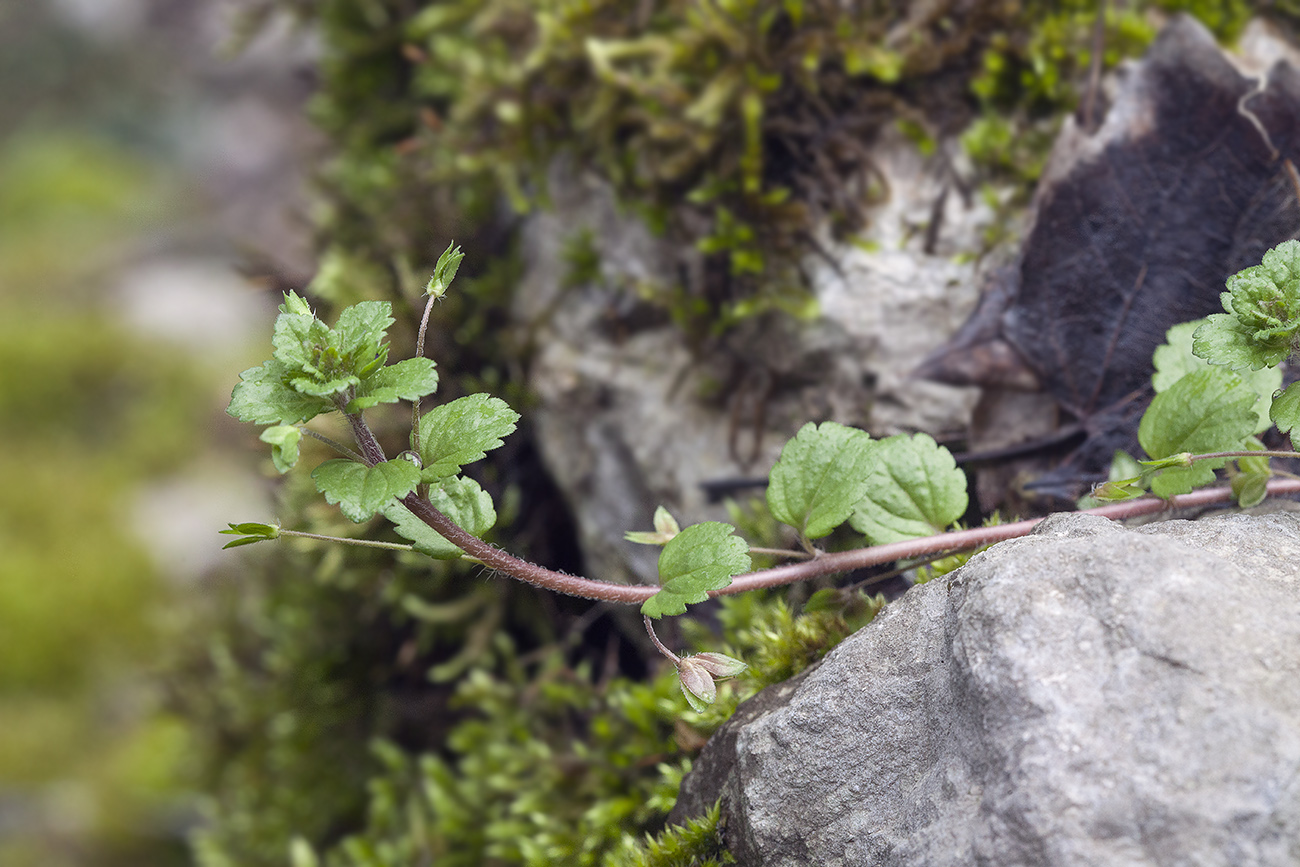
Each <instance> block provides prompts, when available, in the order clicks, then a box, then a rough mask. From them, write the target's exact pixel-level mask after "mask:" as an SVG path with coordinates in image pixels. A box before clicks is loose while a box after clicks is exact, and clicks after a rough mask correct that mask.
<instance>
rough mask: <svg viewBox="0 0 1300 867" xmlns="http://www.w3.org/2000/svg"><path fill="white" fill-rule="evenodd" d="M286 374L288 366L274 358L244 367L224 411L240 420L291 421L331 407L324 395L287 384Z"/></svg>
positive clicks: (332, 406)
mask: <svg viewBox="0 0 1300 867" xmlns="http://www.w3.org/2000/svg"><path fill="white" fill-rule="evenodd" d="M288 375H289V371H288V369H287V368H286V367H285V366H284V365H283V364H282V363H281V362H279V361H276V360H274V359H272V360H270V361H267V362H266V363H265V364H263V365H262V366H261V367H254V368H251V369H249V370H245V371H244V372H243V373H241V374H239V380H240V381H239V383H238V384H237V385H236V386H235V390H234V391H233V392H232V393H231V395H230V405H229V406H228V407H226V412H227V413H228V414H230V415H232V416H234V417H235V418H237V419H239V420H240V421H249V422H255V423H257V424H283V425H291V424H299V423H301V422H305V421H309V420H310V419H313V418H315V417H316V416H318V415H320V414H321V413H323V412H330V411H332V410H333V409H334V404H333V403H331V402H330V401H329V400H328V399H325V398H320V397H315V396H313V395H308V394H303V393H301V392H299V391H297V390H296V389H294V388H291V387H290V386H289V385H288V384H287V381H286V380H287V378H288Z"/></svg>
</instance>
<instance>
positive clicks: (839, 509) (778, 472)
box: [767, 421, 875, 539]
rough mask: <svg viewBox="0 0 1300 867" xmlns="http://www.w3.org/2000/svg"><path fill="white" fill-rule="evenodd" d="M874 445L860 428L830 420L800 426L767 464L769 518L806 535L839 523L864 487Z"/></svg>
mask: <svg viewBox="0 0 1300 867" xmlns="http://www.w3.org/2000/svg"><path fill="white" fill-rule="evenodd" d="M874 445H875V442H874V441H873V440H872V439H871V435H870V434H868V433H867V432H866V431H861V430H858V429H857V428H851V427H846V426H845V425H842V424H837V423H836V422H833V421H828V422H822V423H821V424H820V425H816V424H813V423H812V422H809V423H808V424H806V425H804V426H803V427H802V428H800V429H799V432H798V433H796V434H795V435H794V437H793V438H792V439H791V440H790V441H789V442H787V443H786V444H785V448H783V449H782V450H781V458H780V459H779V460H778V461H777V462H776V465H775V466H773V467H772V472H771V475H770V476H769V479H768V486H767V505H768V508H770V509H771V510H772V515H773V517H775V518H776V519H777V520H778V521H781V522H782V523H784V524H789V525H790V526H791V527H794V528H795V529H796V530H798V531H799V532H800V533H801V534H803V536H804V537H805V538H808V539H820V538H821V537H822V536H825V535H827V534H828V533H830V532H831V531H832V530H834V529H835V528H836V527H838V526H839V525H840V524H843V523H844V522H845V521H847V520H848V519H849V515H851V514H852V513H853V507H854V506H856V505H857V504H858V501H860V500H861V499H862V497H863V496H864V495H865V494H866V492H867V485H868V478H869V475H870V462H871V461H872V454H873V452H872V447H873V446H874Z"/></svg>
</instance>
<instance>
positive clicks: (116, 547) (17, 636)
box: [0, 0, 305, 867]
mask: <svg viewBox="0 0 1300 867" xmlns="http://www.w3.org/2000/svg"><path fill="white" fill-rule="evenodd" d="M231 6H232V4H230V3H225V2H223V3H206V2H189V0H183V2H157V0H140V2H132V0H82V2H74V0H57V2H56V0H0V431H2V432H3V434H2V436H0V443H2V444H3V447H2V448H0V867H28V865H40V867H62V865H109V864H113V865H116V864H133V865H142V864H147V865H167V864H181V863H188V862H189V860H190V859H189V854H188V851H187V848H186V843H185V835H186V834H187V833H188V832H189V831H190V830H191V829H192V827H193V826H194V824H195V822H197V821H198V815H199V814H198V809H197V807H196V801H195V798H194V797H193V795H192V793H191V792H190V791H189V790H188V788H187V786H188V783H187V780H188V776H187V775H188V773H189V768H188V767H187V758H188V755H189V752H190V751H189V748H188V745H187V742H186V734H185V730H184V728H183V726H182V725H181V724H180V722H179V720H177V719H175V718H173V717H172V716H170V715H169V714H168V712H167V707H166V705H167V702H166V696H165V695H164V694H163V691H162V687H161V686H160V685H159V684H160V680H159V679H158V678H157V676H156V675H157V673H158V671H159V670H160V669H162V668H163V667H165V666H166V664H167V657H168V650H167V649H168V647H169V646H172V645H173V644H174V643H175V641H174V638H175V637H176V636H177V635H178V634H183V632H184V631H185V629H186V625H187V622H188V621H187V618H189V617H192V616H194V615H193V614H192V613H183V612H192V610H193V607H194V606H192V605H182V603H183V602H186V601H192V600H193V599H194V598H196V597H197V596H199V595H200V589H201V587H202V586H203V584H204V582H211V581H217V580H220V573H219V572H218V571H214V570H215V569H216V565H215V564H217V563H218V562H224V563H226V564H231V563H236V564H237V563H238V558H230V557H226V558H224V559H220V560H219V559H218V552H219V549H220V543H221V541H224V540H223V539H222V537H219V536H217V535H216V529H217V528H218V527H220V526H222V524H221V521H222V520H223V519H226V520H231V519H236V518H249V519H251V518H256V517H258V516H259V515H260V514H261V512H262V511H263V510H265V508H266V507H265V506H264V505H262V504H261V503H262V501H263V499H264V498H263V497H261V496H260V485H261V484H262V482H261V480H259V479H256V478H250V477H247V473H248V470H246V469H241V468H244V467H249V466H253V465H254V464H253V463H252V462H250V461H248V460H242V459H241V458H242V456H241V455H240V454H238V453H237V451H236V449H238V448H240V446H235V445H231V446H227V445H225V444H226V443H240V442H242V438H240V437H238V436H236V435H232V434H231V433H230V432H231V431H232V430H233V429H234V428H233V423H230V422H229V421H228V420H227V419H226V418H225V416H224V413H223V409H224V405H225V401H226V399H227V397H228V392H229V385H230V383H229V380H230V379H231V374H230V372H231V371H232V370H239V369H242V368H243V367H245V366H248V365H249V364H251V363H253V362H255V361H256V357H255V356H256V355H257V347H246V346H245V345H244V335H246V334H252V335H260V334H261V332H262V331H263V330H264V329H263V328H261V327H259V326H261V325H265V324H266V323H268V322H269V320H270V317H271V315H272V310H273V305H274V301H273V300H272V297H271V296H272V295H273V294H274V293H273V292H269V291H266V288H267V287H261V288H259V287H257V286H254V285H251V284H250V283H249V282H248V281H245V280H243V279H242V278H241V277H240V276H239V275H238V274H237V273H236V271H235V267H234V264H233V263H235V262H236V261H239V260H242V261H248V257H249V255H250V253H255V254H258V255H265V256H269V257H271V258H276V257H277V256H278V261H277V263H276V266H275V267H277V268H280V269H290V270H291V269H293V268H294V267H296V266H295V259H294V257H295V256H299V257H301V249H302V246H295V245H302V244H304V243H305V242H303V240H302V239H303V238H305V235H299V234H297V229H296V227H295V226H294V225H293V222H292V219H286V217H285V214H287V213H291V212H292V207H293V195H294V190H295V189H296V187H295V184H296V179H295V178H294V172H293V163H292V159H291V157H290V156H288V154H289V153H290V151H291V150H292V148H294V147H296V146H297V144H298V143H299V142H298V140H297V139H296V136H297V135H298V132H296V131H295V129H294V128H293V127H292V126H289V125H288V124H290V123H292V122H291V121H287V120H284V118H285V117H296V116H297V115H296V113H294V112H283V111H281V110H280V109H282V108H283V107H284V106H285V105H292V104H293V102H294V101H295V100H297V99H299V98H300V95H301V93H302V92H303V91H305V83H304V82H302V81H298V80H297V79H296V78H295V75H297V73H296V72H295V68H296V59H295V58H296V55H295V54H294V51H295V50H296V49H294V48H293V46H292V45H291V44H290V43H291V42H292V39H290V42H289V43H283V42H282V43H279V44H275V45H267V46H264V47H262V48H261V50H258V48H257V46H254V50H251V51H250V52H248V54H247V55H243V56H241V57H240V58H239V59H238V60H237V61H236V60H230V59H228V58H224V57H223V56H222V54H221V51H220V49H221V47H222V39H223V38H225V37H224V34H225V33H228V32H229V31H228V27H227V24H228V21H227V20H226V18H225V16H226V15H227V14H228V13H229V12H230V9H231ZM281 36H284V34H281ZM300 47H301V46H300ZM250 187H251V188H253V189H256V190H258V191H259V195H258V196H252V197H250V196H246V195H244V192H245V191H246V190H247V189H248V188H250ZM250 200H251V203H250ZM268 250H275V251H276V252H274V253H268V252H267V251H268ZM299 261H300V260H299ZM178 350H182V351H178ZM225 568H226V569H229V568H231V567H230V566H229V565H227V566H226V567H225Z"/></svg>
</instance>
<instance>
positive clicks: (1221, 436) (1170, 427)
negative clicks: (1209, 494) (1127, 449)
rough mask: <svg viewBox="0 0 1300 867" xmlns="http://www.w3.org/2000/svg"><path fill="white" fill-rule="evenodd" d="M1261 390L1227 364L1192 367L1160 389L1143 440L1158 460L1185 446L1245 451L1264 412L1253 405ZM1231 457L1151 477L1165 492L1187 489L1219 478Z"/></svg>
mask: <svg viewBox="0 0 1300 867" xmlns="http://www.w3.org/2000/svg"><path fill="white" fill-rule="evenodd" d="M1255 399H1256V398H1255V394H1254V393H1253V392H1251V391H1249V390H1245V389H1242V388H1241V377H1239V376H1237V374H1235V373H1232V372H1231V371H1229V370H1226V369H1224V368H1222V367H1211V368H1207V369H1205V370H1200V371H1197V372H1195V373H1189V374H1187V375H1186V376H1184V377H1182V378H1181V379H1179V380H1178V381H1177V382H1176V383H1174V384H1173V385H1172V386H1170V388H1169V389H1167V390H1166V391H1163V392H1161V393H1160V394H1157V395H1156V396H1155V398H1154V399H1153V400H1152V401H1151V406H1150V407H1148V408H1147V411H1146V413H1144V414H1143V416H1142V422H1141V424H1140V425H1139V426H1138V442H1140V443H1141V444H1142V448H1143V449H1145V450H1146V453H1147V454H1148V455H1150V456H1151V457H1152V458H1153V459H1155V460H1162V459H1166V458H1172V457H1175V456H1177V455H1180V454H1182V453H1184V452H1187V453H1191V454H1206V453H1209V452H1220V451H1239V450H1241V449H1244V448H1245V445H1246V441H1247V440H1248V439H1249V438H1250V436H1251V434H1252V433H1254V431H1255V428H1256V425H1257V424H1258V421H1259V416H1258V415H1256V414H1255V413H1254V412H1252V411H1251V409H1250V407H1251V405H1252V404H1253V403H1254V402H1255ZM1224 463H1225V461H1222V460H1218V461H1197V462H1196V463H1195V464H1193V465H1192V466H1190V467H1187V468H1186V469H1168V470H1163V471H1162V472H1161V473H1160V475H1158V476H1156V477H1154V478H1153V479H1152V480H1151V490H1152V491H1153V492H1154V493H1155V494H1156V495H1157V496H1161V497H1170V496H1173V495H1175V494H1185V493H1188V492H1189V491H1191V490H1192V488H1194V487H1197V486H1199V485H1206V484H1209V483H1210V482H1212V481H1214V470H1215V469H1217V468H1218V467H1222V466H1223V465H1224Z"/></svg>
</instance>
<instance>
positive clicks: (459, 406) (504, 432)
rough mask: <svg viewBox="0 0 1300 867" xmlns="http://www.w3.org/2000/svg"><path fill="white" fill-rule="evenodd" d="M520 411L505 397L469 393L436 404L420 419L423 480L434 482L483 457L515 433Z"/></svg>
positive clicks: (452, 474)
mask: <svg viewBox="0 0 1300 867" xmlns="http://www.w3.org/2000/svg"><path fill="white" fill-rule="evenodd" d="M518 421H519V413H517V412H515V411H514V410H513V409H511V408H510V406H509V404H507V403H506V402H505V401H504V400H501V399H500V398H497V397H492V396H491V395H487V394H471V395H467V396H466V397H462V398H458V399H456V400H453V401H452V402H451V403H445V404H443V405H441V406H436V407H434V408H433V409H431V410H429V411H428V412H427V413H425V414H424V417H423V418H421V419H420V461H421V463H422V464H423V465H424V477H423V478H424V481H425V482H429V483H434V482H437V481H438V480H439V479H445V478H447V477H448V476H454V475H455V474H456V473H458V472H460V468H461V467H463V466H464V465H466V464H472V463H474V461H478V460H482V459H483V458H484V457H486V455H487V453H488V452H489V451H491V450H492V449H495V448H499V447H500V446H501V445H502V442H501V441H502V439H503V438H504V437H507V436H509V435H510V434H512V433H514V430H515V425H516V422H518Z"/></svg>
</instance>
